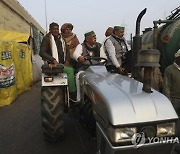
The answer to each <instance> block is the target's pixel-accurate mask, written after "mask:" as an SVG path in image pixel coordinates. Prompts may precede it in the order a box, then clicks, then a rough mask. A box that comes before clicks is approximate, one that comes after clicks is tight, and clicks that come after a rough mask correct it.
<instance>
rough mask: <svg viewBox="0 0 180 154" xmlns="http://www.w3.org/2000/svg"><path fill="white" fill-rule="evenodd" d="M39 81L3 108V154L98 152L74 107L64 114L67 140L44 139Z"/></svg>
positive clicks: (0, 111)
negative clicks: (51, 142) (54, 142)
mask: <svg viewBox="0 0 180 154" xmlns="http://www.w3.org/2000/svg"><path fill="white" fill-rule="evenodd" d="M40 107H41V103H40V82H38V83H36V84H34V85H33V87H32V88H31V89H30V90H29V91H27V92H25V93H23V94H21V95H19V96H18V98H17V99H16V100H15V101H14V102H13V103H12V104H11V105H9V106H5V107H2V108H0V153H1V154H42V153H43V154H95V153H96V141H95V140H94V139H92V138H91V137H90V135H89V134H88V133H87V131H86V130H85V129H83V128H82V127H81V125H80V123H79V121H78V119H79V118H78V112H77V111H78V110H77V108H76V107H73V108H71V109H70V110H69V112H68V114H65V117H64V120H65V140H64V141H62V142H59V143H56V144H50V143H47V142H45V141H44V139H43V134H42V127H41V109H40Z"/></svg>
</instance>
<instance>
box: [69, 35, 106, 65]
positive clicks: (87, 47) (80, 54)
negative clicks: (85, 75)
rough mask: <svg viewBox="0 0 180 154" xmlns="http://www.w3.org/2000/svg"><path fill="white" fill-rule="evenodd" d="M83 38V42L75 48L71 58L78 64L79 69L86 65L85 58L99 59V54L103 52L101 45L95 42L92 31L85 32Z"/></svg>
mask: <svg viewBox="0 0 180 154" xmlns="http://www.w3.org/2000/svg"><path fill="white" fill-rule="evenodd" d="M84 37H85V39H84V42H83V43H82V44H79V45H78V46H77V47H76V49H75V51H74V54H73V58H74V60H76V61H77V62H78V63H79V67H81V66H83V65H82V64H85V63H88V62H87V61H86V57H100V55H101V52H103V48H102V45H101V44H100V43H98V42H96V34H95V33H94V31H90V32H86V33H85V34H84Z"/></svg>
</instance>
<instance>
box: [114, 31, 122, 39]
mask: <svg viewBox="0 0 180 154" xmlns="http://www.w3.org/2000/svg"><path fill="white" fill-rule="evenodd" d="M115 35H117V36H118V37H120V38H122V37H123V36H124V30H116V31H115Z"/></svg>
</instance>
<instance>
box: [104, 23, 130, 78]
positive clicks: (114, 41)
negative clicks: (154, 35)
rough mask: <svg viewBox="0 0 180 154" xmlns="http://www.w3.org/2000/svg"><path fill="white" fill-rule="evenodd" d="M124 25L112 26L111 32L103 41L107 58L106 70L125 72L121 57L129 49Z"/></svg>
mask: <svg viewBox="0 0 180 154" xmlns="http://www.w3.org/2000/svg"><path fill="white" fill-rule="evenodd" d="M124 29H125V28H124V27H122V26H114V30H113V34H112V35H111V36H110V37H109V38H108V39H107V40H106V41H105V42H104V50H105V53H106V56H107V58H108V64H107V70H108V71H111V70H115V71H116V72H117V73H120V74H123V75H124V74H125V70H124V68H123V67H122V58H123V57H124V55H125V53H126V52H127V51H129V50H130V47H129V45H128V44H127V42H126V40H125V38H124V37H123V36H124Z"/></svg>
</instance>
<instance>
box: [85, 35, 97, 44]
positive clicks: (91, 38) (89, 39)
mask: <svg viewBox="0 0 180 154" xmlns="http://www.w3.org/2000/svg"><path fill="white" fill-rule="evenodd" d="M86 41H87V43H89V44H91V45H94V44H95V43H96V35H95V34H92V35H90V36H87V37H86Z"/></svg>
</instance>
